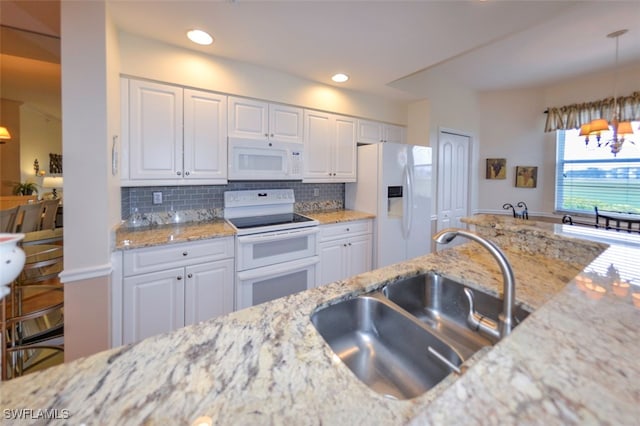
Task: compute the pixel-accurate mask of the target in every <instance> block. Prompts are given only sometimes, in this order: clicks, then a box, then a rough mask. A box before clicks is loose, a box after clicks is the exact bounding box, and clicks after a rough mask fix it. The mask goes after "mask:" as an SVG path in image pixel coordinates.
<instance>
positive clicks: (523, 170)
mask: <svg viewBox="0 0 640 426" xmlns="http://www.w3.org/2000/svg"><path fill="white" fill-rule="evenodd" d="M537 185H538V167H536V166H516V188H535V187H536V186H537Z"/></svg>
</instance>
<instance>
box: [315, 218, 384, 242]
mask: <svg viewBox="0 0 640 426" xmlns="http://www.w3.org/2000/svg"><path fill="white" fill-rule="evenodd" d="M371 229H372V225H371V220H369V219H367V220H356V221H352V222H341V223H333V224H330V225H321V226H320V241H327V240H335V239H337V238H345V237H349V236H352V235H360V234H370V233H371V232H372V231H371Z"/></svg>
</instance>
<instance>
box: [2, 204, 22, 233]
mask: <svg viewBox="0 0 640 426" xmlns="http://www.w3.org/2000/svg"><path fill="white" fill-rule="evenodd" d="M17 214H18V206H15V207H12V208H10V209H5V210H0V232H8V233H10V234H13V233H14V232H16V216H17Z"/></svg>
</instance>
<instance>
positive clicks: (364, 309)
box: [311, 272, 529, 399]
mask: <svg viewBox="0 0 640 426" xmlns="http://www.w3.org/2000/svg"><path fill="white" fill-rule="evenodd" d="M470 299H471V300H472V303H470ZM471 305H473V309H475V311H477V312H479V313H481V314H482V315H483V316H484V317H485V318H487V319H489V320H493V321H497V320H498V315H499V314H500V313H501V312H502V300H500V299H499V298H497V297H494V296H492V295H490V294H487V293H484V292H481V291H478V290H475V289H471V288H469V287H467V286H465V285H463V284H461V283H459V282H456V281H454V280H451V279H448V278H445V277H443V276H441V275H438V274H436V273H433V272H428V273H426V274H421V275H416V276H413V277H408V278H403V279H400V280H398V281H395V282H392V283H389V284H387V285H386V286H385V287H384V288H383V289H382V290H380V291H376V292H373V293H368V294H365V295H361V296H357V297H354V298H351V299H347V300H343V301H340V302H338V303H336V304H333V305H330V306H327V307H324V308H321V309H319V310H317V311H316V312H314V313H313V314H312V316H311V321H312V323H313V325H314V326H315V327H316V329H317V330H318V332H319V333H320V335H322V337H323V338H324V340H325V341H326V342H327V343H328V344H329V346H330V347H331V349H332V350H333V352H334V353H335V354H336V355H337V356H338V357H339V358H340V359H341V360H342V362H343V363H344V364H345V365H346V366H347V367H349V369H350V370H351V371H352V372H353V373H354V374H355V375H356V376H357V377H358V378H359V379H360V380H361V381H362V382H364V383H365V384H367V385H368V386H369V387H370V388H372V389H373V390H375V391H376V392H378V393H380V394H382V395H384V396H387V397H389V398H393V399H410V398H414V397H416V396H419V395H421V394H423V393H424V392H426V391H428V390H429V389H431V388H433V387H434V386H436V385H437V384H438V383H439V382H440V381H442V380H443V379H444V378H446V377H447V376H448V375H449V374H451V373H454V374H460V373H461V372H462V371H463V370H464V368H465V366H463V363H464V362H465V361H466V360H468V359H469V358H470V357H471V356H472V355H473V354H474V353H476V352H477V351H479V350H480V349H482V348H484V347H486V346H492V345H493V344H494V343H496V342H495V339H494V338H492V337H490V336H486V335H484V334H481V333H479V332H478V331H476V330H473V329H472V327H470V326H469V325H468V323H467V317H468V316H469V311H470V309H472V308H471ZM528 314H529V313H528V312H527V311H526V310H524V309H522V308H521V307H518V306H517V307H516V308H515V309H514V324H515V325H517V324H519V322H521V321H522V320H524V319H525V318H526V317H527V315H528Z"/></svg>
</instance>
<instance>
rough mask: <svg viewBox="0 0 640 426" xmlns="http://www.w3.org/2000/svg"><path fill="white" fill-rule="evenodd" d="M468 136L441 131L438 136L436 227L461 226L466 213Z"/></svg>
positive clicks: (467, 195)
mask: <svg viewBox="0 0 640 426" xmlns="http://www.w3.org/2000/svg"><path fill="white" fill-rule="evenodd" d="M470 145H471V138H470V137H469V136H466V135H460V134H454V133H450V132H444V131H441V132H440V135H439V138H438V226H437V227H438V231H440V230H442V229H445V228H452V227H453V228H460V227H464V226H463V224H462V222H461V221H460V219H461V218H463V217H465V216H468V215H469V171H470V170H469V166H470V160H469V157H470V151H471V146H470Z"/></svg>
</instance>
